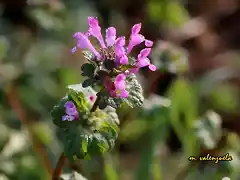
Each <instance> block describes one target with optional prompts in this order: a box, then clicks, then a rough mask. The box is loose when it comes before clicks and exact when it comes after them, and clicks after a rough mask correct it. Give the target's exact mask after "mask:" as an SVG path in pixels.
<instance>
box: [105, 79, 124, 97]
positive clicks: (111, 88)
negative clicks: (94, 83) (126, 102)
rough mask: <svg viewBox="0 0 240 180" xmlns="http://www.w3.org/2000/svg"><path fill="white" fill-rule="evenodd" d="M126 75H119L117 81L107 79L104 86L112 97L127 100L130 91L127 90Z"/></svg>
mask: <svg viewBox="0 0 240 180" xmlns="http://www.w3.org/2000/svg"><path fill="white" fill-rule="evenodd" d="M125 79H126V75H125V74H119V75H117V76H116V78H115V81H114V82H112V80H111V78H109V77H106V78H105V81H104V86H105V88H106V89H107V90H108V92H109V93H110V95H111V96H112V97H120V98H127V97H128V91H127V90H126V81H125Z"/></svg>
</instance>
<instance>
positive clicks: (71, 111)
mask: <svg viewBox="0 0 240 180" xmlns="http://www.w3.org/2000/svg"><path fill="white" fill-rule="evenodd" d="M64 107H65V113H66V115H64V116H63V117H62V120H63V121H73V120H75V119H78V111H77V108H76V106H75V104H74V103H73V102H72V101H67V102H66V103H65V104H64Z"/></svg>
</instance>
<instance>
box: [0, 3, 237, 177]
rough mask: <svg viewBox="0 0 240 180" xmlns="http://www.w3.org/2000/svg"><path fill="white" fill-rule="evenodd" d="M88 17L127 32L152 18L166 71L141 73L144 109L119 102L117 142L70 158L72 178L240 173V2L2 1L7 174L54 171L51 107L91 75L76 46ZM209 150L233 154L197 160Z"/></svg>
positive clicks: (0, 155)
mask: <svg viewBox="0 0 240 180" xmlns="http://www.w3.org/2000/svg"><path fill="white" fill-rule="evenodd" d="M88 16H97V17H98V18H99V20H100V22H101V25H102V27H103V28H102V29H104V28H107V27H108V26H115V27H116V28H117V31H118V35H126V36H128V35H129V34H130V29H131V26H132V25H133V24H136V23H139V22H142V33H143V35H144V36H145V37H147V39H150V40H153V41H154V42H155V43H154V47H153V50H152V54H151V61H152V62H153V63H154V64H155V65H156V66H157V67H158V70H157V71H155V72H149V71H148V70H147V69H146V70H143V71H141V72H140V73H139V74H138V78H139V80H140V82H141V84H142V85H143V87H144V91H145V98H146V99H145V102H144V107H142V108H138V109H133V110H132V109H129V108H122V109H119V110H118V114H119V117H120V120H121V125H120V126H121V132H120V136H119V139H118V141H117V144H116V147H115V150H114V151H113V152H111V153H108V154H106V155H105V156H104V157H98V158H96V159H94V160H91V161H79V162H76V163H74V164H73V163H67V164H66V165H65V168H64V172H63V173H64V175H63V179H65V180H69V179H71V180H74V179H77V180H86V179H88V180H192V179H194V180H198V179H199V180H201V179H209V180H210V179H211V180H221V179H222V178H223V177H229V178H231V180H237V179H240V161H239V153H240V139H239V134H240V121H239V120H240V111H239V109H240V61H239V58H240V54H239V49H240V33H239V32H240V1H238V0H121V1H119V0H118V1H117V0H1V1H0V180H48V179H51V178H50V176H51V173H52V171H53V168H54V167H55V165H56V163H57V159H58V157H59V154H60V153H61V152H62V144H61V141H60V140H59V139H58V136H57V132H56V127H55V126H54V125H53V123H52V121H51V117H50V111H51V109H52V107H53V106H54V105H55V104H56V103H57V102H58V101H59V99H60V98H62V97H63V96H64V95H65V93H66V86H67V85H69V84H76V83H80V82H81V81H82V80H83V78H82V77H81V75H80V67H81V64H82V63H84V59H83V57H82V54H81V52H80V51H78V52H77V53H76V54H74V55H72V54H71V53H70V51H71V48H72V47H73V46H74V43H75V42H74V41H73V39H72V34H73V33H74V32H77V31H86V30H87V28H88V24H87V17H88ZM138 52H139V49H137V48H136V50H135V52H134V53H135V55H136V54H137V53H138ZM208 153H209V154H210V155H212V156H223V155H225V154H226V153H229V155H231V156H232V157H233V160H232V161H221V162H219V163H214V162H210V161H208V162H207V161H202V162H200V161H194V162H190V161H189V160H188V157H189V156H203V155H206V154H208ZM73 170H74V171H75V174H76V176H77V177H75V178H70V177H69V176H70V175H71V173H72V172H73ZM80 174H81V175H80Z"/></svg>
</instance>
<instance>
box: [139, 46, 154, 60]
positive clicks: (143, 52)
mask: <svg viewBox="0 0 240 180" xmlns="http://www.w3.org/2000/svg"><path fill="white" fill-rule="evenodd" d="M150 52H151V48H145V49H143V50H141V51H140V57H141V58H144V57H147V56H148V55H149V54H150Z"/></svg>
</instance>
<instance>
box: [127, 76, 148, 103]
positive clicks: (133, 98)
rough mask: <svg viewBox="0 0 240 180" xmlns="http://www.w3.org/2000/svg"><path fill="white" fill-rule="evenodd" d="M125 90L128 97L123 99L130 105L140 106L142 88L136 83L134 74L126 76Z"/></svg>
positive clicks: (142, 98) (142, 99)
mask: <svg viewBox="0 0 240 180" xmlns="http://www.w3.org/2000/svg"><path fill="white" fill-rule="evenodd" d="M126 81H127V88H126V89H127V91H128V92H129V95H128V98H126V99H124V102H126V103H127V104H128V105H129V106H130V107H136V106H142V105H143V101H144V97H143V89H142V87H141V85H140V84H139V83H138V81H137V78H136V76H135V75H134V74H131V75H129V76H128V77H127V79H126Z"/></svg>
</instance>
